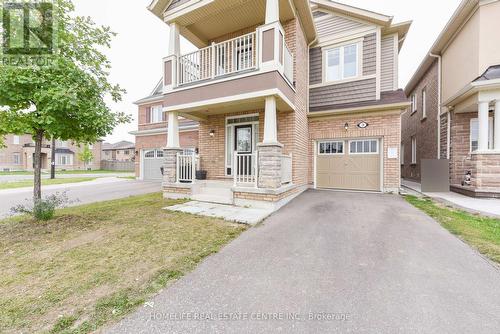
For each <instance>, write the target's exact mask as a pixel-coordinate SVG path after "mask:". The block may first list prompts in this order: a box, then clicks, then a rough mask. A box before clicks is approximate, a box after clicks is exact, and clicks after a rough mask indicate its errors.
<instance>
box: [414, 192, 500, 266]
mask: <svg viewBox="0 0 500 334" xmlns="http://www.w3.org/2000/svg"><path fill="white" fill-rule="evenodd" d="M406 200H407V201H408V202H409V203H411V204H413V205H414V206H415V207H417V208H419V209H420V210H422V211H424V212H425V213H427V214H428V215H429V216H431V217H432V218H434V219H435V220H436V221H438V222H439V223H440V224H441V225H442V226H443V227H445V228H446V229H448V230H449V231H450V232H451V233H453V234H455V235H457V236H458V237H460V238H461V239H462V240H464V241H465V242H467V243H468V244H469V245H471V246H472V247H474V248H476V249H477V250H478V251H479V252H481V253H482V254H484V255H486V256H487V257H489V258H490V259H492V260H493V261H496V262H498V263H500V219H494V218H487V217H482V216H479V215H473V214H470V213H467V212H464V211H460V210H454V209H451V208H448V207H445V206H444V205H442V204H439V203H436V202H434V201H432V200H431V199H429V198H418V197H415V196H406Z"/></svg>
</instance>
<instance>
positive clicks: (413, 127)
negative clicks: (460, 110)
mask: <svg viewBox="0 0 500 334" xmlns="http://www.w3.org/2000/svg"><path fill="white" fill-rule="evenodd" d="M424 88H425V91H426V95H427V117H426V118H423V117H422V116H423V111H422V90H423V89H424ZM413 93H415V94H416V97H417V111H416V112H415V113H413V114H412V113H411V111H410V110H408V111H407V112H405V113H404V114H403V115H402V117H401V129H402V136H401V142H402V144H403V145H404V155H405V156H404V166H402V167H401V174H402V176H403V177H404V178H407V179H412V180H416V181H420V160H421V159H436V158H437V153H438V144H437V138H438V129H437V126H438V123H437V117H438V112H439V107H438V101H439V95H438V93H439V91H438V62H437V60H436V61H435V62H434V63H433V65H432V66H431V67H430V68H429V70H428V71H427V72H426V73H425V75H424V76H423V77H422V79H421V80H420V82H419V84H418V85H417V86H416V87H415V88H414V90H413V91H412V92H411V94H413ZM411 94H410V96H411ZM413 136H415V137H416V140H417V152H416V153H417V163H416V164H414V165H412V164H411V138H412V137H413Z"/></svg>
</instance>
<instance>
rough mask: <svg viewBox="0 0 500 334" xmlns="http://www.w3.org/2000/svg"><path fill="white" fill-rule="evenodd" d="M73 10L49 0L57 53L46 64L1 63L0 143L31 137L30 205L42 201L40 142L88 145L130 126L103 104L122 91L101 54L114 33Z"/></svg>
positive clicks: (66, 3) (117, 98)
mask: <svg viewBox="0 0 500 334" xmlns="http://www.w3.org/2000/svg"><path fill="white" fill-rule="evenodd" d="M0 2H2V0H0ZM73 11H74V6H73V4H72V2H71V1H70V0H54V14H53V16H54V17H56V18H57V20H56V28H55V29H54V31H53V34H54V36H55V39H56V41H57V44H56V45H57V48H56V49H55V51H54V52H53V54H52V55H50V65H42V66H39V65H33V64H30V65H23V66H11V65H9V64H8V65H5V64H3V63H2V64H0V106H4V107H3V108H2V109H1V110H2V111H0V141H1V140H2V138H3V136H4V135H6V134H9V133H12V134H30V135H32V136H33V140H34V141H35V158H34V165H35V166H34V167H35V168H34V169H35V173H34V191H33V198H34V201H35V202H36V201H39V200H40V199H41V148H42V142H43V140H44V138H45V139H50V138H52V137H54V138H59V139H61V140H72V141H74V142H77V143H82V144H90V143H94V142H96V141H97V140H98V139H99V138H102V137H105V136H106V135H108V134H110V133H111V132H112V131H113V129H114V128H115V127H116V126H117V125H118V124H121V123H126V122H129V121H130V117H129V116H127V115H125V114H124V113H113V112H112V111H111V110H110V108H109V107H108V106H107V105H106V102H105V100H106V99H107V98H109V97H110V98H111V100H113V101H114V102H118V101H120V100H121V98H122V94H123V93H124V92H125V91H124V90H123V89H121V88H120V87H119V86H118V85H112V84H111V83H110V82H109V81H108V76H109V70H110V68H111V65H110V63H109V61H108V59H107V58H106V56H105V55H104V53H102V51H100V50H103V49H105V48H109V47H110V42H111V39H112V37H113V36H114V35H115V34H114V33H113V32H111V31H110V29H109V28H108V27H100V26H96V25H95V23H93V22H92V20H91V19H90V18H88V17H78V16H75V15H72V12H73ZM0 144H1V143H0Z"/></svg>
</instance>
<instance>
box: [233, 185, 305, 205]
mask: <svg viewBox="0 0 500 334" xmlns="http://www.w3.org/2000/svg"><path fill="white" fill-rule="evenodd" d="M299 190H300V188H299V187H294V188H292V189H290V190H287V191H284V192H279V193H274V194H273V193H262V194H259V193H255V192H244V191H235V192H234V198H235V199H244V200H248V201H264V202H278V201H281V200H282V199H285V198H287V197H289V196H291V195H293V194H295V193H297V192H298V191H299Z"/></svg>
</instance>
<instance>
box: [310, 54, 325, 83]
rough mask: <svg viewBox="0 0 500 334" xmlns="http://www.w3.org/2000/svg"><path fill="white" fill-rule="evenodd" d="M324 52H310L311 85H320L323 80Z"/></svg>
mask: <svg viewBox="0 0 500 334" xmlns="http://www.w3.org/2000/svg"><path fill="white" fill-rule="evenodd" d="M322 67H323V65H322V52H321V48H313V49H310V50H309V82H310V84H311V85H314V84H319V83H321V81H322V80H323V78H322V73H321V71H322Z"/></svg>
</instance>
